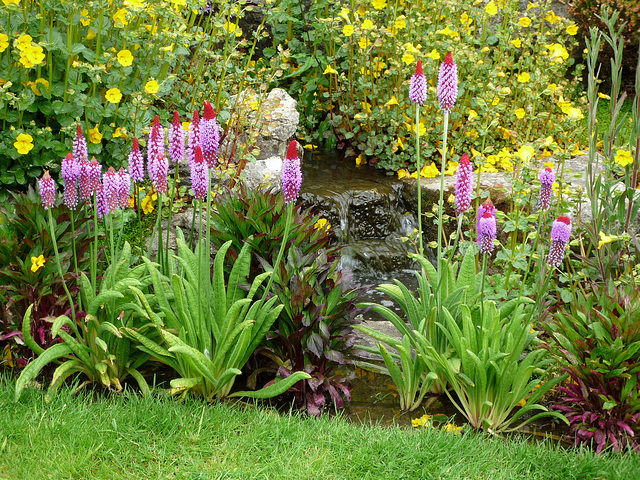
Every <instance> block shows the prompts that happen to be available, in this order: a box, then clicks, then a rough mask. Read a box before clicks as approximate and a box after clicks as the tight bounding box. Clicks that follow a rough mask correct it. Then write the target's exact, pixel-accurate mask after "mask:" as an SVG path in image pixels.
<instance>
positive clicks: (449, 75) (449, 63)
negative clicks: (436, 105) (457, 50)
mask: <svg viewBox="0 0 640 480" xmlns="http://www.w3.org/2000/svg"><path fill="white" fill-rule="evenodd" d="M457 99H458V67H457V66H456V64H455V63H454V61H453V56H452V55H451V52H449V53H447V56H446V57H445V59H444V62H442V64H441V65H440V72H439V74H438V100H440V108H442V110H444V111H445V112H451V110H452V109H453V105H454V104H455V103H456V100H457Z"/></svg>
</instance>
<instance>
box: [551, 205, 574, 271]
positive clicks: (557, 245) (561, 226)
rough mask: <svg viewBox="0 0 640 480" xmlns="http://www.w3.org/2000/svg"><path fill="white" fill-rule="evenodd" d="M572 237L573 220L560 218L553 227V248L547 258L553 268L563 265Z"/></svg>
mask: <svg viewBox="0 0 640 480" xmlns="http://www.w3.org/2000/svg"><path fill="white" fill-rule="evenodd" d="M570 236H571V220H570V219H569V217H558V219H557V220H556V221H554V222H553V226H552V227H551V248H550V249H549V257H548V258H547V263H548V264H549V265H551V266H552V267H558V266H560V264H561V263H562V260H563V259H564V251H565V249H566V248H567V243H568V242H569V237H570Z"/></svg>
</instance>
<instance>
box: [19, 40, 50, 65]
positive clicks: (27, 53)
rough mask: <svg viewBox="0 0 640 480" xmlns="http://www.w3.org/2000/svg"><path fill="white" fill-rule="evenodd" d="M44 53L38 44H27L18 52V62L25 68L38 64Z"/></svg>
mask: <svg viewBox="0 0 640 480" xmlns="http://www.w3.org/2000/svg"><path fill="white" fill-rule="evenodd" d="M44 57H45V54H44V52H43V51H42V47H40V46H37V45H36V46H32V45H29V46H27V47H26V48H25V49H24V50H22V53H21V54H20V63H21V64H22V65H24V66H25V67H26V68H32V67H35V66H36V65H39V64H40V63H42V61H43V60H44Z"/></svg>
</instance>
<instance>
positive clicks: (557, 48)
mask: <svg viewBox="0 0 640 480" xmlns="http://www.w3.org/2000/svg"><path fill="white" fill-rule="evenodd" d="M544 48H546V49H547V50H549V59H550V60H551V61H552V62H554V63H562V62H564V61H565V60H566V59H567V58H569V52H567V49H566V48H564V46H562V45H560V44H559V43H552V44H550V45H545V46H544Z"/></svg>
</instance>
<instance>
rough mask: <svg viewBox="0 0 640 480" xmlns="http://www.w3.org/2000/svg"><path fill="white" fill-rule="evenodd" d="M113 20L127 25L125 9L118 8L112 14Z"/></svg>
mask: <svg viewBox="0 0 640 480" xmlns="http://www.w3.org/2000/svg"><path fill="white" fill-rule="evenodd" d="M111 18H113V21H114V22H115V23H120V24H122V25H127V24H128V23H129V22H128V21H127V9H126V8H120V9H118V10H117V11H116V13H114V14H113V17H111Z"/></svg>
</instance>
